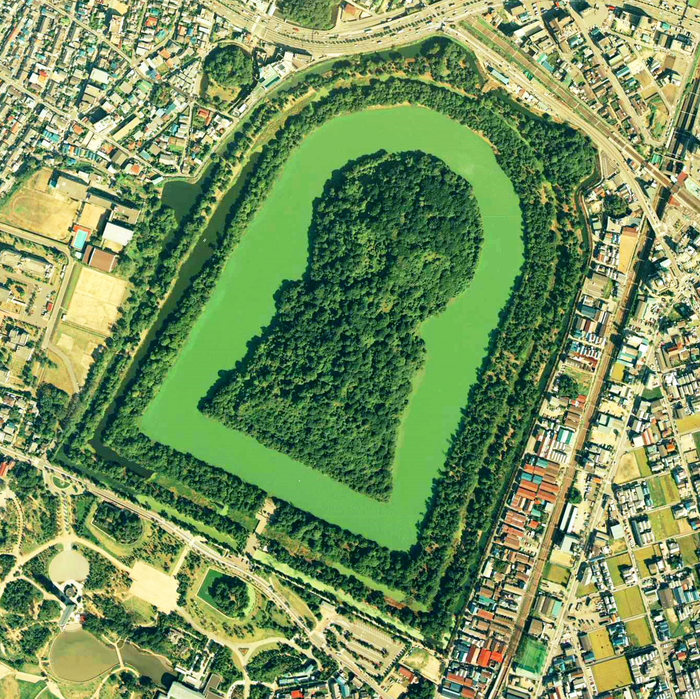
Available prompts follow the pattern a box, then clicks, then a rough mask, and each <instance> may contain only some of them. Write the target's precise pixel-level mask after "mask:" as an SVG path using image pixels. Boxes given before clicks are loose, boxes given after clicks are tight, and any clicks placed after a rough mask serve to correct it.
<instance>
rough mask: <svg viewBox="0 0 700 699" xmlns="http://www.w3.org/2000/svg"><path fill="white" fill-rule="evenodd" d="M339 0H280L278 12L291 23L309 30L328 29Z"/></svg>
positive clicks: (331, 24) (331, 23)
mask: <svg viewBox="0 0 700 699" xmlns="http://www.w3.org/2000/svg"><path fill="white" fill-rule="evenodd" d="M338 5H339V0H280V3H279V10H280V13H281V14H282V15H284V17H286V18H287V19H288V20H290V21H292V22H296V23H297V24H301V25H302V26H303V27H309V28H310V29H330V28H331V27H332V26H333V11H334V10H335V8H336V7H338Z"/></svg>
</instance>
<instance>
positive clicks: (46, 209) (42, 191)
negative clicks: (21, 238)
mask: <svg viewBox="0 0 700 699" xmlns="http://www.w3.org/2000/svg"><path fill="white" fill-rule="evenodd" d="M50 178H51V170H48V169H42V170H39V171H38V172H36V173H34V174H33V175H32V176H31V177H30V178H29V179H28V180H27V181H26V182H25V183H24V184H23V185H22V186H21V187H20V188H19V189H18V190H17V191H16V192H15V193H14V194H13V195H12V196H11V197H10V199H9V200H8V201H7V203H6V204H5V205H4V206H3V207H2V209H0V222H2V223H7V224H9V225H11V226H16V227H17V228H22V229H23V230H27V231H31V232H33V233H39V234H40V235H45V236H46V237H47V238H53V239H54V240H58V241H62V242H63V241H67V240H68V239H69V238H70V236H71V232H70V227H71V225H72V224H73V221H74V220H75V216H76V214H77V213H78V206H79V204H78V202H76V201H74V200H73V199H70V198H69V197H67V196H65V195H63V194H59V193H58V192H56V191H55V190H53V189H49V179H50Z"/></svg>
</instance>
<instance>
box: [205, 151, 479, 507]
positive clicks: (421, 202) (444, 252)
mask: <svg viewBox="0 0 700 699" xmlns="http://www.w3.org/2000/svg"><path fill="white" fill-rule="evenodd" d="M309 238H310V241H311V242H310V245H311V250H310V256H309V262H308V267H307V271H306V273H305V275H304V278H303V279H301V280H298V281H293V282H285V283H284V285H283V286H282V288H281V289H280V291H279V293H278V296H277V314H276V315H275V317H274V318H273V320H272V322H271V324H270V325H269V326H268V327H267V328H266V329H265V330H264V331H263V333H262V336H261V337H260V338H259V341H258V342H253V343H252V344H253V346H252V349H251V350H250V351H249V353H248V355H247V356H246V357H245V358H244V359H243V361H242V362H241V363H240V365H239V366H238V367H237V368H236V370H235V371H233V372H232V373H231V374H229V376H227V377H226V379H225V380H224V381H223V382H220V384H219V385H218V387H217V388H216V389H215V391H214V392H213V393H211V394H210V396H209V397H208V398H207V399H205V400H204V401H203V402H202V405H201V407H202V410H203V411H204V413H205V414H207V415H209V416H210V417H213V418H216V419H218V420H221V421H222V422H224V423H225V424H226V425H228V426H229V427H233V428H236V429H240V430H242V431H244V432H246V433H248V434H250V435H252V436H254V437H255V438H256V439H258V440H259V441H260V442H262V443H263V444H265V445H266V446H269V447H272V448H274V449H277V450H279V451H282V452H285V453H288V454H290V455H291V456H293V457H294V458H296V459H299V460H300V461H303V462H304V463H306V464H308V465H310V466H313V467H314V468H318V469H320V470H323V471H326V472H328V473H330V474H331V475H333V476H334V477H335V478H337V479H338V480H341V481H343V482H345V483H348V484H349V485H350V486H351V487H352V488H355V489H356V490H360V491H362V492H366V493H368V494H370V495H372V496H373V497H377V498H386V497H388V495H389V492H390V491H391V480H392V479H391V466H392V462H393V459H394V450H395V442H396V433H397V428H398V426H399V421H400V417H401V414H402V412H403V411H404V410H405V408H406V406H407V404H408V400H409V396H410V392H411V381H412V379H413V378H414V376H415V374H416V372H417V370H418V369H419V368H420V367H421V365H422V364H423V361H424V355H425V345H424V342H423V340H422V339H421V337H420V334H419V332H418V327H419V325H420V323H422V322H423V321H424V320H426V319H427V318H428V317H429V316H431V315H433V314H435V313H439V312H440V311H442V310H443V309H444V308H445V306H446V305H447V303H448V302H449V301H450V299H453V298H454V297H455V296H457V295H458V294H459V293H460V292H462V291H463V290H464V289H465V288H466V286H467V284H468V282H469V280H470V278H471V277H472V275H473V272H474V268H475V265H476V260H477V255H478V251H479V244H480V241H481V238H482V228H481V220H480V218H479V214H478V208H477V204H476V200H475V198H474V196H473V194H472V191H471V186H470V185H469V183H468V182H467V181H466V180H464V179H463V178H462V177H461V176H459V175H457V174H455V173H454V172H452V171H451V170H450V169H449V168H448V167H447V166H446V165H445V164H444V163H443V162H442V161H440V160H439V159H438V158H436V157H435V156H432V155H426V154H425V153H417V152H411V153H398V154H387V153H385V152H379V153H377V154H375V155H370V156H366V157H363V158H360V159H359V160H357V161H355V162H353V163H350V164H349V165H348V166H346V167H345V168H343V170H342V171H340V172H339V173H335V175H334V176H333V178H332V179H331V180H330V181H329V183H328V184H327V186H326V190H325V192H324V194H323V196H322V197H321V198H319V199H318V200H317V201H316V202H315V203H314V214H313V218H312V222H311V228H310V232H309Z"/></svg>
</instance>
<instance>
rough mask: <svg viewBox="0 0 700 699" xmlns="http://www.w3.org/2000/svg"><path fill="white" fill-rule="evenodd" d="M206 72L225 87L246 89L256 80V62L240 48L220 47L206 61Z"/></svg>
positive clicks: (231, 45) (232, 46)
mask: <svg viewBox="0 0 700 699" xmlns="http://www.w3.org/2000/svg"><path fill="white" fill-rule="evenodd" d="M204 72H205V73H206V75H207V76H208V77H209V78H211V79H212V80H214V81H215V82H217V83H218V84H219V85H221V86H223V87H245V86H247V85H250V84H251V83H252V82H253V81H254V80H255V76H256V72H255V61H254V60H253V57H252V56H251V55H250V54H249V53H248V52H247V51H245V50H244V49H242V48H241V47H240V46H236V45H235V44H229V45H228V46H218V47H217V48H215V49H214V50H213V51H211V52H210V53H209V54H208V55H207V57H206V59H205V60H204Z"/></svg>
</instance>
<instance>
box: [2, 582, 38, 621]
mask: <svg viewBox="0 0 700 699" xmlns="http://www.w3.org/2000/svg"><path fill="white" fill-rule="evenodd" d="M40 598H41V593H40V592H39V590H37V589H36V587H34V585H32V584H31V583H30V582H27V581H26V580H12V581H11V582H8V583H7V585H6V586H5V591H4V592H3V595H2V597H0V606H2V608H3V609H6V610H7V611H8V612H15V614H29V613H30V612H31V611H32V609H33V608H34V605H35V604H36V603H37V602H38V601H39V599H40Z"/></svg>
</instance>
